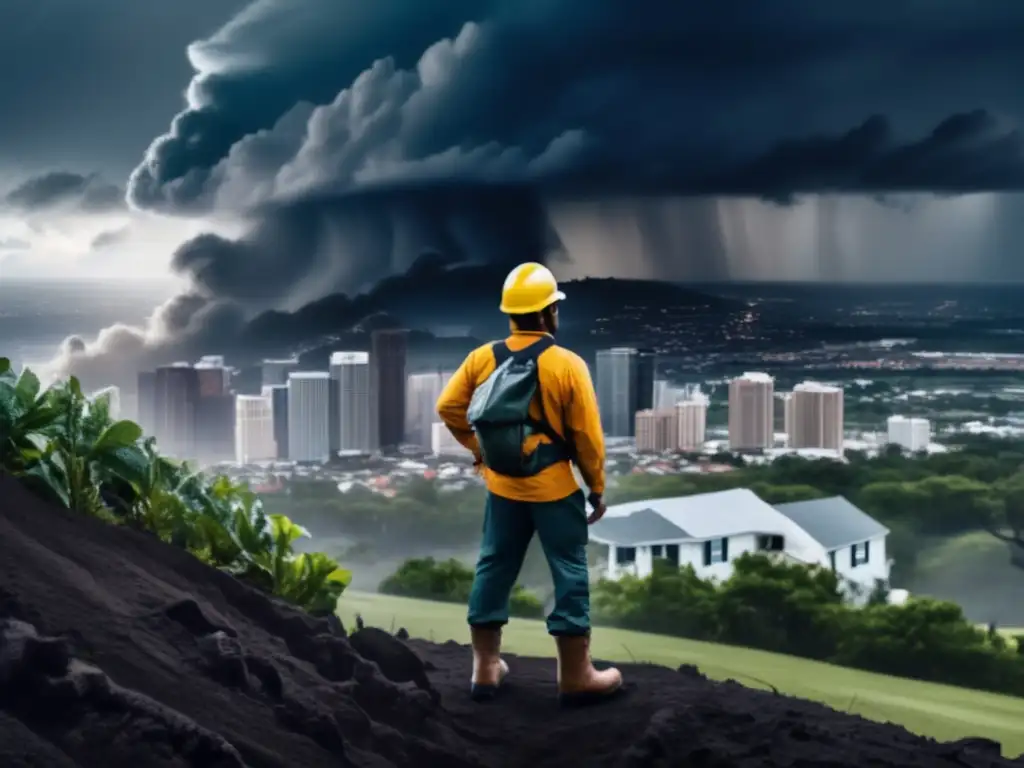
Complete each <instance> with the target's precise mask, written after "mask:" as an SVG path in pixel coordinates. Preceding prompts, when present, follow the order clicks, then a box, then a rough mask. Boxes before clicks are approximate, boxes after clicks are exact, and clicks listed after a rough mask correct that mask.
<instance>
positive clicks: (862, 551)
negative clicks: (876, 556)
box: [850, 541, 871, 568]
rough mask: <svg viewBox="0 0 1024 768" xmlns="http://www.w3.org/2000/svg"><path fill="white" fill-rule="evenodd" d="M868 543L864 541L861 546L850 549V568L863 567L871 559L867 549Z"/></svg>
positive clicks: (856, 545) (857, 545) (855, 545)
mask: <svg viewBox="0 0 1024 768" xmlns="http://www.w3.org/2000/svg"><path fill="white" fill-rule="evenodd" d="M869 543H870V542H867V541H865V542H864V543H863V544H854V545H853V546H852V547H850V565H851V566H852V567H854V568H856V567H857V566H858V565H864V564H865V563H866V562H867V561H868V560H870V559H871V551H870V549H869V548H868V544H869Z"/></svg>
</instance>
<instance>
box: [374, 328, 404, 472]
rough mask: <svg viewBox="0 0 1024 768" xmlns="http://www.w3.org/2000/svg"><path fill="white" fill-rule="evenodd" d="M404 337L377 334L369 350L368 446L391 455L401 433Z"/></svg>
mask: <svg viewBox="0 0 1024 768" xmlns="http://www.w3.org/2000/svg"><path fill="white" fill-rule="evenodd" d="M407 347H408V333H407V332H406V331H404V330H378V331H374V332H373V333H372V334H371V347H370V419H371V421H370V444H371V447H373V448H377V449H379V450H381V451H385V452H388V451H393V450H395V449H397V448H398V446H399V445H401V444H402V438H403V437H404V433H405V358H406V351H407Z"/></svg>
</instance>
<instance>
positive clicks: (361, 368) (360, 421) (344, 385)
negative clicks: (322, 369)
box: [331, 352, 373, 453]
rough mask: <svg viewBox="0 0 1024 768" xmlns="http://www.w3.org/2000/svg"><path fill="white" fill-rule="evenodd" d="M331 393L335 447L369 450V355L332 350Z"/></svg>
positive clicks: (361, 451) (370, 447)
mask: <svg viewBox="0 0 1024 768" xmlns="http://www.w3.org/2000/svg"><path fill="white" fill-rule="evenodd" d="M331 393H332V394H333V396H334V400H335V402H336V412H335V418H334V420H335V421H336V422H337V430H338V432H337V435H338V436H337V448H336V450H338V451H345V452H352V451H357V452H359V453H369V452H370V451H371V450H372V447H373V446H372V443H371V429H370V355H369V354H367V353H366V352H335V353H334V354H333V355H331Z"/></svg>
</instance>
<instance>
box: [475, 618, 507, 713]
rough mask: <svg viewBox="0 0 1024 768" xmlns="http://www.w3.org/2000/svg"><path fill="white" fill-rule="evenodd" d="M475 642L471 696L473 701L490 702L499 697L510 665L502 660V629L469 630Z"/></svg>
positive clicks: (482, 628) (483, 628)
mask: <svg viewBox="0 0 1024 768" xmlns="http://www.w3.org/2000/svg"><path fill="white" fill-rule="evenodd" d="M469 630H470V635H471V637H472V642H473V680H472V683H471V685H470V687H469V695H470V697H471V698H472V699H473V701H490V700H491V699H493V698H494V697H495V696H497V695H498V690H499V689H500V688H501V684H502V682H503V681H504V680H505V675H507V674H508V664H506V663H505V661H504V659H502V658H501V628H500V627H498V628H491V627H473V626H471V627H470V628H469Z"/></svg>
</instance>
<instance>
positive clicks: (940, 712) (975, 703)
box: [338, 592, 1024, 756]
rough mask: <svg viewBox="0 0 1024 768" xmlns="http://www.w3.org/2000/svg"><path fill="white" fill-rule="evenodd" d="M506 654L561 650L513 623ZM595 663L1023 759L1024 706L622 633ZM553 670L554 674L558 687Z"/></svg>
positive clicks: (392, 605)
mask: <svg viewBox="0 0 1024 768" xmlns="http://www.w3.org/2000/svg"><path fill="white" fill-rule="evenodd" d="M338 613H339V615H340V616H341V618H342V620H343V621H344V622H345V624H346V626H352V624H353V619H354V616H355V614H356V613H359V614H361V615H362V617H363V618H364V619H365V620H366V623H367V624H372V625H375V626H378V627H382V628H384V629H392V628H394V629H397V628H398V627H405V628H406V629H407V630H408V631H409V633H410V634H411V635H412V636H413V637H421V638H425V639H429V640H434V641H436V642H444V641H446V640H453V639H454V640H457V641H459V642H466V641H467V631H466V628H465V608H464V607H463V606H461V605H453V604H448V603H433V602H427V601H422V600H410V599H406V598H398V597H390V596H386V595H376V594H367V593H360V592H349V593H346V594H345V595H344V596H343V597H342V599H341V602H340V603H339V606H338ZM505 648H506V649H507V650H509V651H511V652H514V653H518V654H523V655H527V656H552V655H553V651H554V646H553V644H552V642H551V640H550V639H549V638H548V636H547V634H546V633H545V631H544V626H543V624H542V623H541V622H537V621H526V620H521V619H516V620H513V621H512V623H511V624H509V626H508V628H507V629H506V633H505ZM594 653H595V655H596V656H598V657H600V658H604V659H609V660H613V661H630V660H633V659H635V660H637V661H651V662H655V663H659V664H665V665H667V666H672V667H675V666H678V665H680V664H696V665H697V666H698V667H700V669H701V671H703V672H704V673H705V674H707V675H709V676H711V677H714V678H718V679H726V678H733V679H735V680H738V681H739V682H741V683H744V684H746V685H751V686H760V687H764V684H765V683H769V684H771V685H774V686H775V687H777V688H778V689H779V690H780V691H782V692H783V693H786V694H790V695H793V696H799V697H802V698H806V699H813V700H816V701H821V702H824V703H826V704H829V705H831V706H833V707H835V708H836V709H840V710H843V711H847V712H853V713H856V714H860V715H863V716H864V717H868V718H871V719H873V720H883V721H885V720H888V721H892V722H895V723H899V724H901V725H903V726H905V727H906V728H908V729H910V730H912V731H915V732H917V733H921V734H924V735H927V736H933V737H935V738H938V739H942V740H944V741H949V740H952V739H957V738H961V737H966V736H986V737H988V738H992V739H996V740H997V741H1000V742H1002V744H1003V750H1004V752H1006V754H1008V755H1011V756H1014V755H1017V754H1019V753H1021V752H1024V699H1018V698H1013V697H1009V696H1000V695H997V694H992V693H983V692H980V691H971V690H966V689H963V688H953V687H950V686H945V685H935V684H933V683H921V682H916V681H912V680H903V679H899V678H893V677H886V676H884V675H875V674H871V673H869V672H860V671H857V670H852V669H845V668H842V667H835V666H832V665H829V664H821V663H818V662H813V661H806V660H804V659H798V658H794V657H791V656H781V655H778V654H773V653H765V652H763V651H754V650H749V649H745V648H732V647H727V646H721V645H714V644H711V643H701V642H696V641H693V640H682V639H679V638H673V637H662V636H659V635H647V634H642V633H639V632H627V631H624V630H618V629H603V628H601V629H598V630H597V631H595V633H594ZM553 680H554V669H552V681H553Z"/></svg>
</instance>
